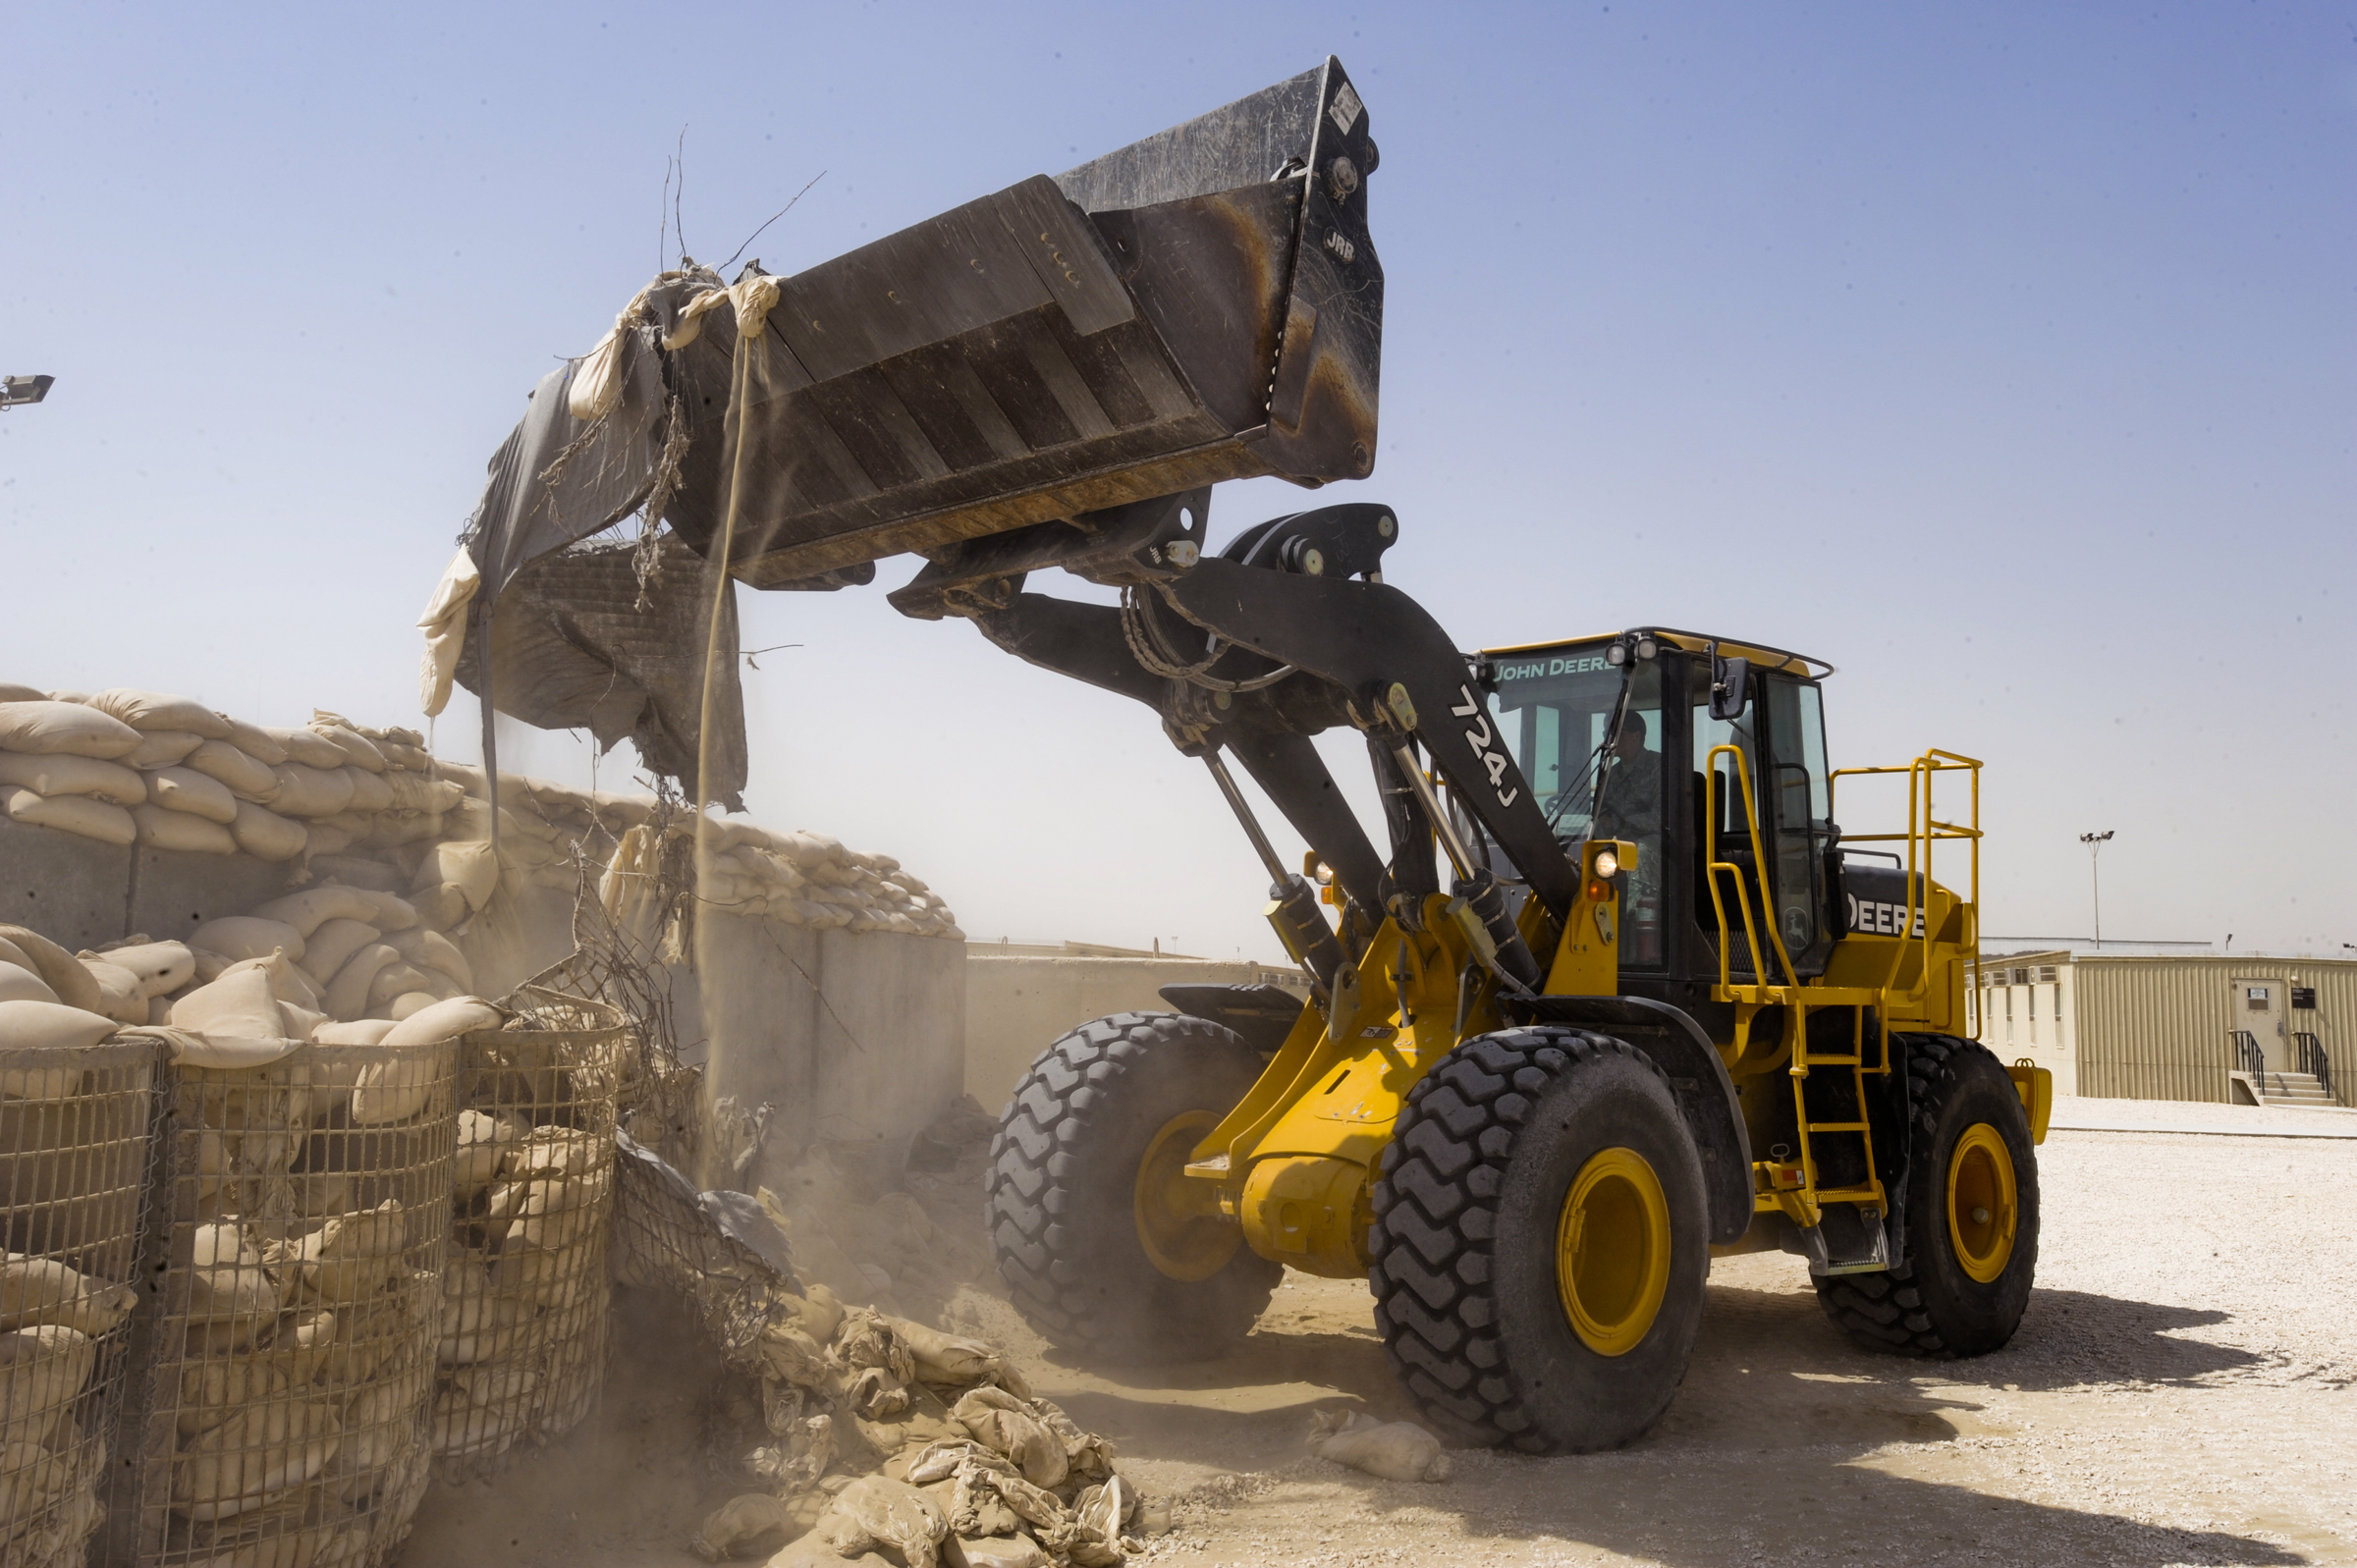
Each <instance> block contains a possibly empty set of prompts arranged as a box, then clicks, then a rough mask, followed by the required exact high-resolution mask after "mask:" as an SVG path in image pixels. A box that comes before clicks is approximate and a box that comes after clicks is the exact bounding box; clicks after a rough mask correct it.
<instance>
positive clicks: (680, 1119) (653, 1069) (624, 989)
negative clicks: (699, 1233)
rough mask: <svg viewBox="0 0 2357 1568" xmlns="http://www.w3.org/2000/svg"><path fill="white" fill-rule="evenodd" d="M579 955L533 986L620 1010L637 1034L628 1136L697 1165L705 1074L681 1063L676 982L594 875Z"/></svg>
mask: <svg viewBox="0 0 2357 1568" xmlns="http://www.w3.org/2000/svg"><path fill="white" fill-rule="evenodd" d="M573 942H574V948H573V951H572V952H571V953H570V954H568V955H567V956H566V957H565V958H563V959H562V960H560V961H559V962H557V963H555V964H552V965H551V966H550V967H549V968H548V969H546V970H545V971H543V972H542V973H540V974H537V975H534V976H533V977H532V979H531V981H530V982H529V984H532V985H537V986H545V987H547V988H549V989H550V990H554V991H561V992H563V993H565V994H566V995H568V996H574V997H587V998H590V999H592V1000H597V1001H602V1002H605V1003H606V1004H607V1005H609V1006H612V1007H616V1008H619V1009H621V1011H622V1014H623V1016H624V1017H625V1018H626V1019H627V1020H628V1021H629V1023H630V1031H631V1048H630V1055H629V1058H628V1061H627V1064H626V1066H625V1068H624V1072H623V1080H622V1090H621V1099H620V1109H619V1125H620V1126H621V1128H622V1130H623V1131H625V1132H627V1133H629V1134H630V1136H631V1137H632V1138H634V1139H635V1140H637V1142H638V1143H639V1144H640V1146H642V1147H644V1148H648V1149H652V1150H654V1151H655V1152H656V1153H657V1154H658V1155H660V1156H662V1157H663V1158H664V1159H665V1160H666V1161H668V1162H671V1163H672V1164H674V1165H692V1164H693V1163H694V1162H695V1157H696V1153H697V1150H698V1147H699V1145H700V1143H701V1140H702V1130H703V1129H702V1104H703V1076H704V1075H703V1069H701V1068H700V1067H694V1066H690V1065H688V1064H687V1063H686V1062H684V1061H682V1060H681V1059H680V1050H679V1040H678V1036H677V1032H676V1031H675V1029H674V1028H673V1024H672V1008H671V983H670V979H669V977H668V975H667V974H666V973H665V972H664V970H663V967H662V965H661V964H660V963H658V962H657V961H656V958H655V955H654V954H653V953H652V952H650V951H649V950H648V948H647V946H646V945H645V944H644V943H642V942H641V941H639V940H638V938H637V937H636V936H635V935H633V934H632V932H631V931H630V928H629V927H627V926H625V925H624V924H622V923H620V922H618V921H617V920H615V919H614V917H613V916H612V915H611V914H610V913H608V911H607V909H606V907H605V906H604V904H602V903H601V902H599V899H598V895H597V889H596V887H595V885H594V884H593V883H592V882H591V881H590V880H589V878H588V874H587V871H586V870H585V869H584V871H583V873H582V882H581V886H580V888H579V889H578V890H577V892H576V895H575V898H574V910H573Z"/></svg>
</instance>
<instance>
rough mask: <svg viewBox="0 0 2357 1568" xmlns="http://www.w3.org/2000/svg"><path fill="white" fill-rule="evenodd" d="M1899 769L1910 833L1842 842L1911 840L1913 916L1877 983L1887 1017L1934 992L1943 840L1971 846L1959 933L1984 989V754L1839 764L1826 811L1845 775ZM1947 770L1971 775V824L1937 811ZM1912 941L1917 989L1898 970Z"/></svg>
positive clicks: (1909, 906) (1830, 780)
mask: <svg viewBox="0 0 2357 1568" xmlns="http://www.w3.org/2000/svg"><path fill="white" fill-rule="evenodd" d="M1898 773H1903V774H1905V775H1906V776H1907V829H1906V832H1904V833H1854V834H1843V835H1842V836H1841V838H1842V842H1844V843H1877V842H1895V841H1896V840H1898V839H1900V838H1904V839H1905V840H1906V843H1907V860H1906V866H1907V881H1906V889H1905V892H1904V894H1903V899H1902V907H1904V908H1905V909H1906V910H1907V913H1908V916H1909V919H1908V923H1907V924H1906V925H1904V926H1903V927H1902V928H1901V930H1900V933H1899V940H1898V942H1897V944H1896V945H1895V946H1893V947H1892V948H1891V969H1890V972H1889V973H1888V974H1887V975H1885V977H1884V980H1883V984H1882V986H1881V987H1879V988H1878V989H1879V990H1880V991H1881V993H1882V995H1883V1008H1884V1014H1885V1016H1889V1014H1890V1012H1891V1004H1892V1003H1893V1002H1895V1001H1900V1000H1904V1001H1908V1002H1920V1001H1925V1000H1929V998H1930V995H1931V985H1932V938H1933V932H1932V919H1931V915H1932V892H1931V890H1932V846H1933V845H1934V844H1935V843H1938V842H1940V841H1941V840H1943V839H1957V838H1960V839H1963V840H1965V841H1966V842H1968V843H1970V844H1971V845H1972V851H1971V854H1972V870H1971V885H1972V896H1971V898H1970V899H1969V901H1968V902H1967V903H1966V904H1965V911H1966V913H1965V917H1964V924H1965V926H1966V928H1967V929H1966V930H1965V931H1963V932H1962V933H1960V934H1959V935H1960V936H1961V939H1962V940H1961V941H1960V942H1959V943H1958V944H1957V946H1962V947H1965V948H1967V949H1969V951H1970V953H1971V963H1972V983H1973V989H1974V995H1975V996H1976V997H1977V996H1978V995H1980V992H1981V931H1980V918H1981V838H1982V834H1981V762H1980V759H1979V758H1977V757H1967V756H1964V755H1963V754H1962V753H1960V752H1954V751H1944V750H1941V749H1940V748H1939V747H1937V746H1935V747H1933V748H1932V749H1931V750H1929V751H1926V752H1925V753H1924V754H1923V755H1922V756H1920V757H1917V758H1916V759H1915V760H1914V761H1913V762H1910V763H1908V764H1906V765H1905V766H1904V767H1889V768H1836V769H1834V770H1833V771H1832V772H1831V773H1829V774H1828V775H1827V776H1826V806H1827V810H1828V811H1829V812H1831V811H1833V810H1834V804H1835V800H1834V795H1835V788H1836V784H1837V783H1838V781H1839V780H1841V779H1842V778H1843V777H1844V776H1846V775H1852V774H1856V775H1870V774H1898ZM1943 773H1967V774H1969V775H1971V779H1972V821H1971V825H1970V826H1966V825H1965V824H1963V823H1954V822H1943V821H1942V820H1940V818H1938V817H1936V816H1934V815H1933V800H1932V791H1933V784H1934V781H1935V778H1936V776H1937V775H1940V774H1943ZM1919 856H1920V859H1919ZM1916 922H1920V923H1921V927H1922V929H1921V930H1920V932H1918V931H1917V930H1916V929H1915V925H1916ZM1910 940H1912V941H1914V942H1915V943H1916V944H1917V946H1918V950H1919V952H1920V954H1921V962H1920V963H1919V965H1918V967H1917V971H1916V982H1917V983H1916V985H1915V986H1914V988H1913V989H1911V990H1909V991H1906V992H1903V993H1902V992H1900V991H1899V989H1898V973H1899V970H1900V969H1901V968H1902V967H1903V966H1904V964H1905V962H1906V952H1907V943H1908V942H1909V941H1910ZM1949 1022H1950V1023H1951V1024H1952V1023H1953V1022H1954V1020H1953V1019H1950V1020H1949ZM1979 1037H1980V1017H1979V1014H1978V1012H1977V1011H1976V1012H1975V1013H1974V1015H1973V1031H1972V1038H1974V1039H1978V1038H1979Z"/></svg>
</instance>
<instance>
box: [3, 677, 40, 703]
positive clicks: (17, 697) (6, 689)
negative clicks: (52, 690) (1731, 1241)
mask: <svg viewBox="0 0 2357 1568" xmlns="http://www.w3.org/2000/svg"><path fill="white" fill-rule="evenodd" d="M48 700H49V693H47V692H46V691H43V690H42V689H41V688H40V687H38V686H27V685H22V684H20V683H19V682H17V681H14V680H0V702H47V701H48Z"/></svg>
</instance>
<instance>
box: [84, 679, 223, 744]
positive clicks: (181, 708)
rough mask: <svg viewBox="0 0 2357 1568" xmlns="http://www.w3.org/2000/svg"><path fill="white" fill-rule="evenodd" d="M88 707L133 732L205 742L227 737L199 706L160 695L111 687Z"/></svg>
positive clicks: (210, 714) (211, 714)
mask: <svg viewBox="0 0 2357 1568" xmlns="http://www.w3.org/2000/svg"><path fill="white" fill-rule="evenodd" d="M90 706H91V707H93V708H95V709H97V710H98V711H99V712H100V713H103V714H105V715H107V716H108V717H110V718H114V719H120V720H122V721H123V722H124V723H125V724H127V725H129V726H131V727H132V728H133V729H134V730H187V731H189V732H190V733H192V734H199V735H203V736H205V737H206V738H207V739H215V738H218V737H219V736H222V735H225V734H227V733H229V725H228V723H227V722H226V721H225V720H223V719H222V717H221V716H220V715H219V714H217V713H215V712H213V711H212V709H210V708H207V707H206V706H205V705H204V704H203V703H201V702H197V701H195V700H193V699H192V698H189V697H174V696H169V695H166V694H165V693H163V692H160V691H139V690H137V689H135V688H133V687H130V686H114V687H110V688H109V689H107V690H105V691H101V692H100V693H98V695H96V696H95V697H92V698H91V699H90Z"/></svg>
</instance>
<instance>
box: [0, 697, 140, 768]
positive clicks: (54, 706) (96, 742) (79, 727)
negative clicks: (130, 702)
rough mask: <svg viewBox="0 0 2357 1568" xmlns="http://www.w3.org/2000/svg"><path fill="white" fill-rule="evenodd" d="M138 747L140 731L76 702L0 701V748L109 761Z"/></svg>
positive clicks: (121, 756) (1, 749)
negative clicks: (65, 754) (58, 753)
mask: <svg viewBox="0 0 2357 1568" xmlns="http://www.w3.org/2000/svg"><path fill="white" fill-rule="evenodd" d="M138 748H139V732H138V731H137V730H134V729H133V728H132V727H131V726H129V725H127V724H125V723H124V722H123V721H122V720H120V719H116V718H112V717H110V716H108V715H106V714H103V713H100V712H99V711H98V710H97V709H95V708H85V707H83V706H82V704H81V703H79V702H0V751H32V752H43V753H49V752H64V753H67V754H70V755H72V756H77V757H103V758H106V759H108V760H109V761H113V760H117V759H120V758H123V757H127V756H129V755H130V754H131V753H132V752H134V751H137V749H138Z"/></svg>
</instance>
